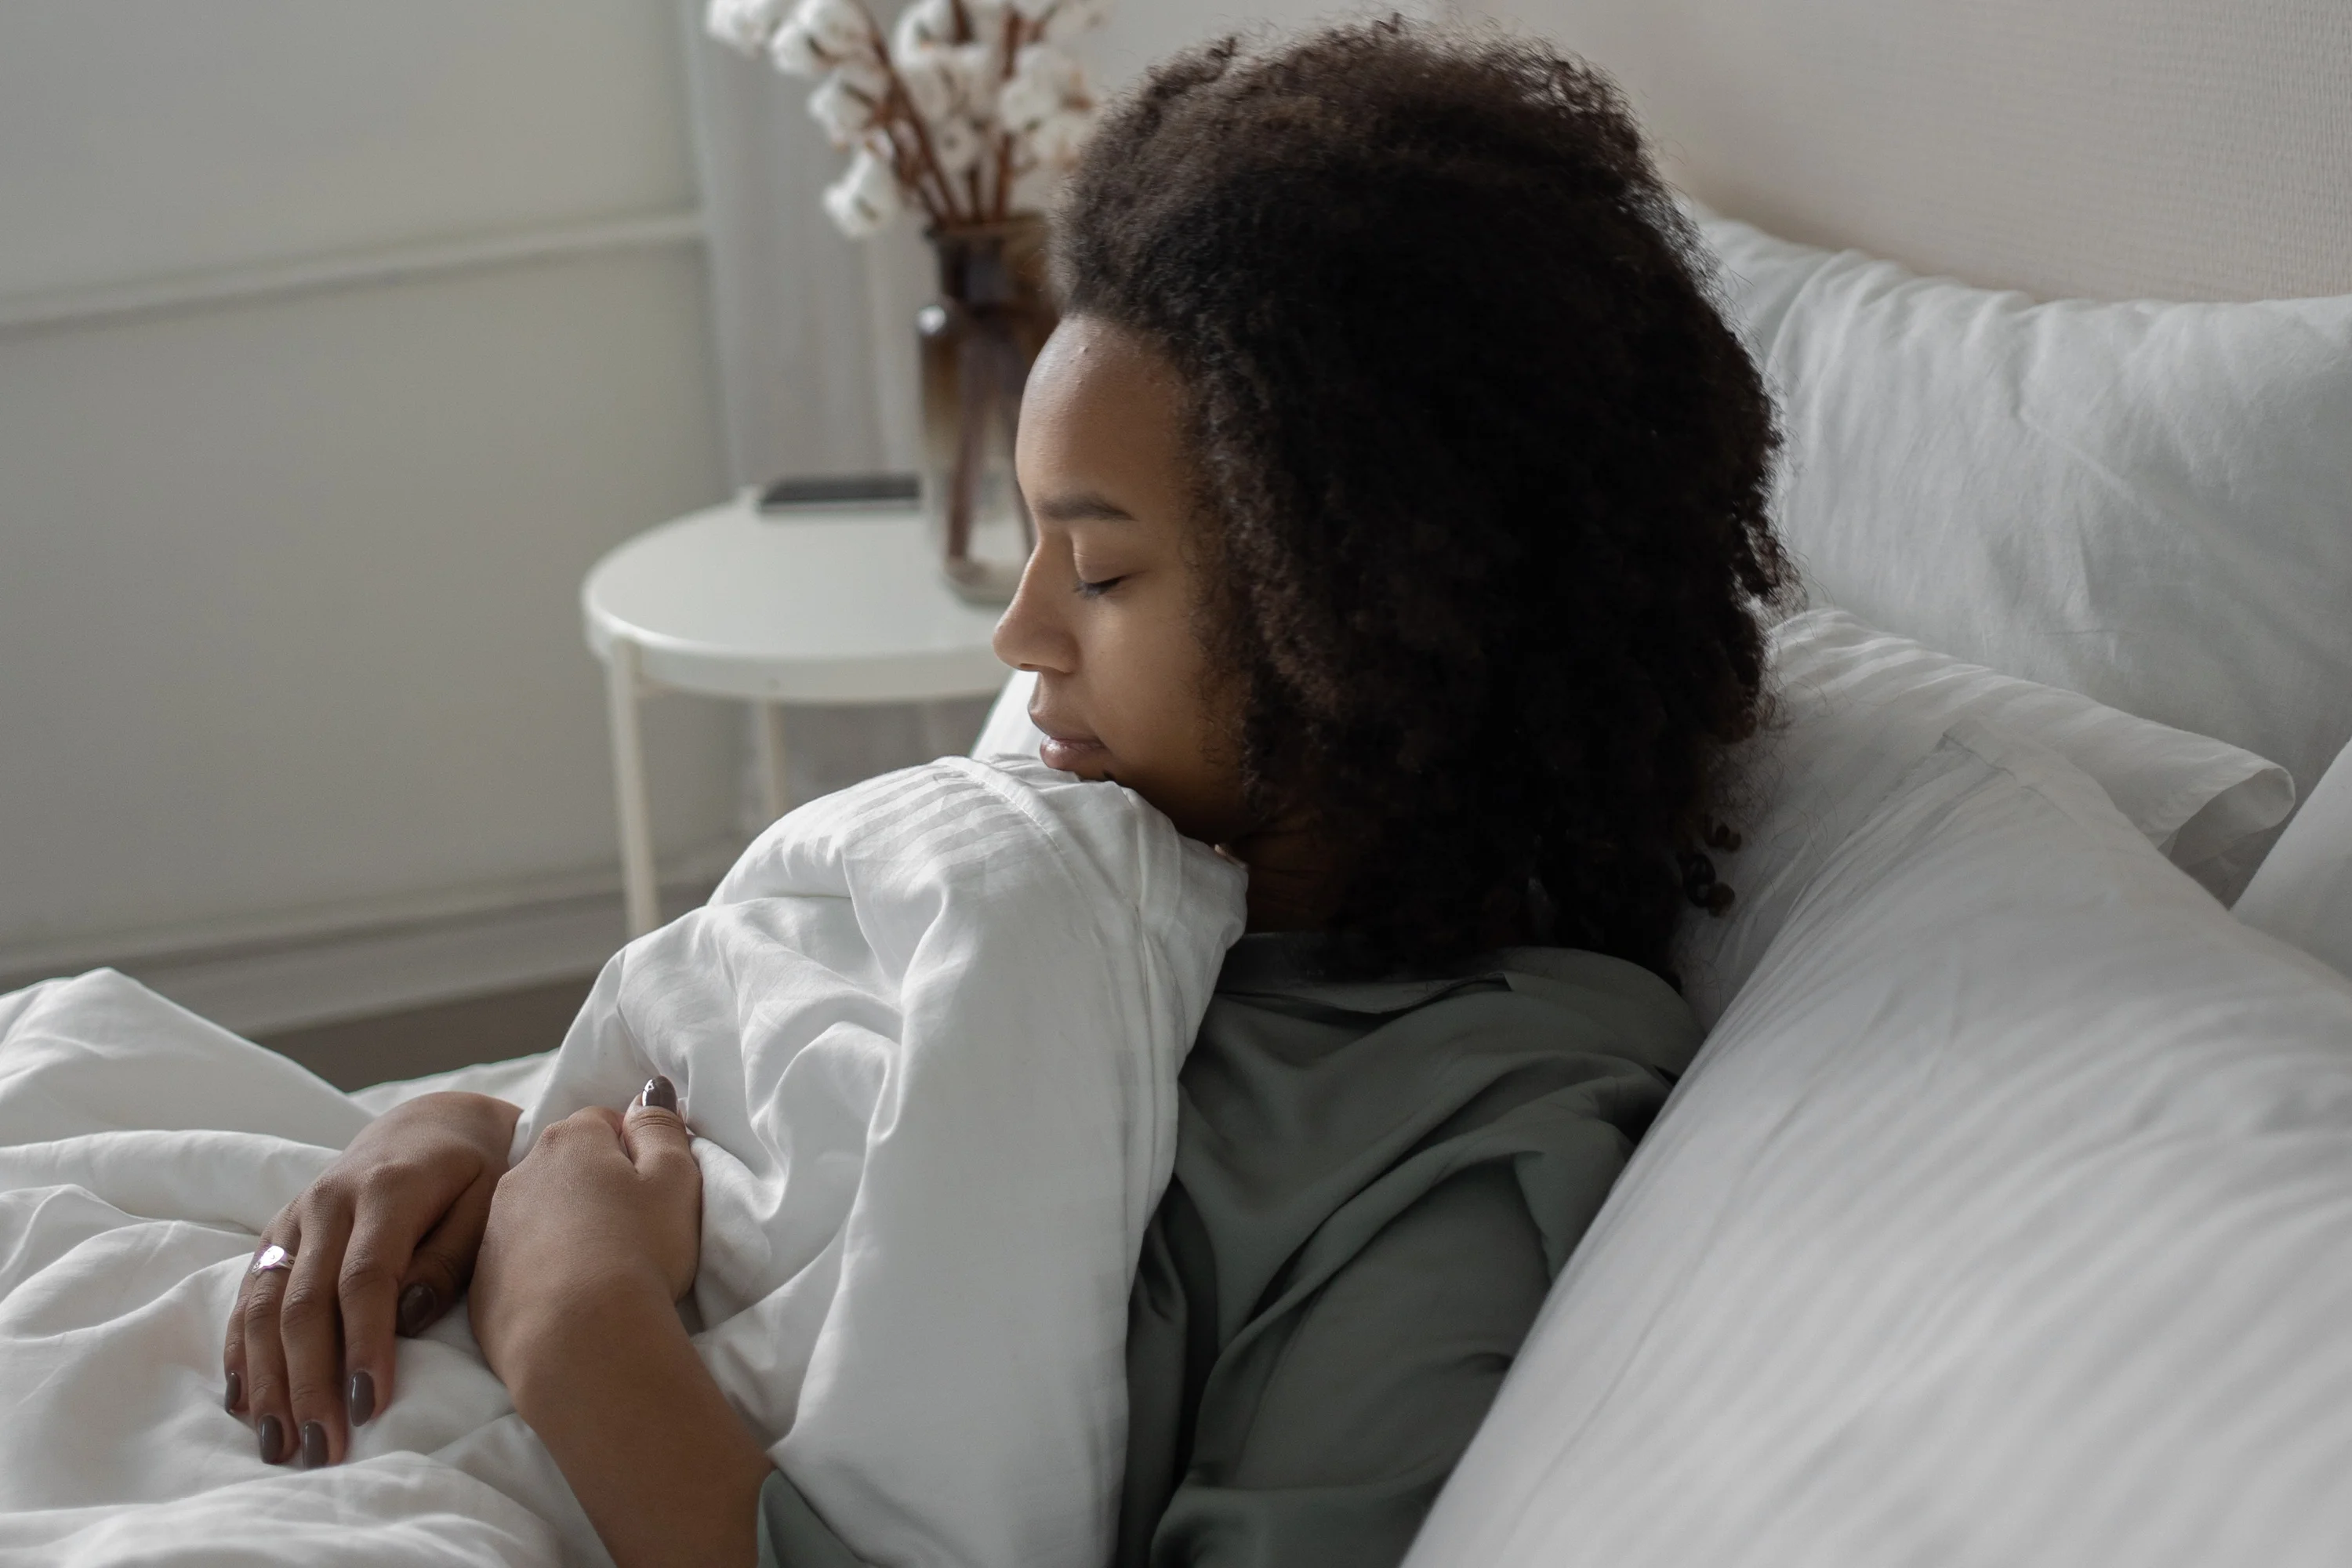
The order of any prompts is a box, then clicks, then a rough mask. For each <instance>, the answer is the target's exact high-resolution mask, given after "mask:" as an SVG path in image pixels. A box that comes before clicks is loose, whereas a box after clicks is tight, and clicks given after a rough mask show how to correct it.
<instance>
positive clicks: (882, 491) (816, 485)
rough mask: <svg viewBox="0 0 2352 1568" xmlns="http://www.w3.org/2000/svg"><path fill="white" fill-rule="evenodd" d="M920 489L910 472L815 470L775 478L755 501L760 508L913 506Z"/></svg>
mask: <svg viewBox="0 0 2352 1568" xmlns="http://www.w3.org/2000/svg"><path fill="white" fill-rule="evenodd" d="M920 493H921V491H920V489H919V487H918V486H917V484H916V482H915V476H914V475H912V474H818V475H814V476H807V477H798V478H793V479H778V480H777V481H776V482H775V483H773V484H772V485H770V486H769V487H768V488H767V489H763V490H761V492H760V499H759V501H758V502H757V505H758V507H759V509H760V510H761V511H799V510H803V509H806V508H813V507H842V506H850V507H868V506H871V507H883V506H912V505H914V504H915V500H916V498H917V496H919V494H920Z"/></svg>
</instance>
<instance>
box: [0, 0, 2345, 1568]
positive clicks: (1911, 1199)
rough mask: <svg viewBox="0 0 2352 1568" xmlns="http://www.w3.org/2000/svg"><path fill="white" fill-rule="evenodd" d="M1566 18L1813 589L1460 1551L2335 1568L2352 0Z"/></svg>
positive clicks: (1750, 1)
mask: <svg viewBox="0 0 2352 1568" xmlns="http://www.w3.org/2000/svg"><path fill="white" fill-rule="evenodd" d="M1523 19H1524V20H1526V21H1528V22H1529V23H1531V24H1533V25H1536V26H1541V27H1542V28H1544V29H1545V30H1546V31H1548V32H1550V33H1552V34H1553V35H1555V36H1557V37H1561V38H1562V39H1564V40H1565V41H1567V42H1568V43H1570V45H1571V46H1574V47H1582V48H1584V49H1586V50H1588V51H1589V52H1590V53H1591V55H1592V56H1593V58H1595V59H1596V60H1598V61H1599V62H1600V63H1601V64H1602V65H1603V66H1605V67H1608V68H1612V69H1613V70H1615V71H1617V72H1619V73H1620V74H1621V75H1622V77H1623V78H1624V79H1625V80H1626V82H1627V84H1628V86H1629V88H1630V89H1631V90H1632V92H1633V96H1634V99H1635V101H1636V103H1637V106H1638V107H1640V108H1641V109H1642V110H1643V112H1644V114H1645V116H1646V117H1647V119H1648V121H1649V122H1650V124H1651V127H1652V129H1653V132H1654V134H1656V135H1657V136H1658V137H1659V138H1660V140H1661V142H1662V145H1663V146H1664V150H1665V153H1666V155H1667V161H1668V163H1669V166H1670V169H1671V170H1672V172H1673V173H1674V174H1675V176H1676V178H1677V179H1678V181H1679V183H1680V184H1681V185H1682V187H1683V189H1684V190H1685V192H1686V193H1687V194H1688V195H1689V196H1690V198H1691V202H1692V205H1691V209H1690V211H1691V218H1692V221H1693V223H1694V225H1695V227H1696V232H1697V233H1698V235H1699V236H1700V237H1702V239H1703V240H1704V241H1705V243H1706V245H1708V246H1709V247H1711V248H1712V249H1713V251H1714V252H1715V254H1716V256H1717V259H1718V263H1719V268H1720V274H1721V279H1720V287H1721V289H1722V299H1723V302H1724V304H1725V308H1726V310H1727V314H1728V315H1729V316H1730V317H1731V318H1732V319H1733V320H1734V321H1735V322H1736V323H1737V324H1738V327H1739V329H1740V330H1741V331H1744V332H1745V333H1747V334H1748V338H1749V341H1750V342H1751V344H1752V345H1753V346H1754V348H1755V351H1756V353H1757V354H1758V356H1759V361H1760V362H1761V363H1763V364H1764V365H1765V367H1766V370H1767V374H1768V375H1769V377H1770V378H1771V380H1772V381H1773V383H1774V385H1775V389H1776V392H1777V394H1778V395H1779V396H1780V401H1781V406H1782V409H1783V422H1784V426H1785V428H1786V432H1787V435H1788V438H1789V460H1788V465H1787V468H1786V471H1785V474H1784V479H1783V481H1782V486H1781V490H1780V497H1779V506H1780V519H1781V523H1782V527H1783V529H1784V531H1785V533H1786V535H1787V537H1788V539H1789V541H1790V545H1791V547H1792V549H1793V550H1794V552H1795V553H1796V555H1797V557H1798V560H1799V563H1800V565H1801V570H1802V571H1803V574H1804V576H1805V579H1806V583H1807V585H1808V591H1809V594H1810V595H1811V602H1810V603H1809V604H1808V605H1805V606H1803V607H1802V608H1801V612H1800V613H1798V614H1795V615H1793V616H1790V619H1788V620H1787V621H1786V622H1784V623H1783V624H1782V625H1781V626H1779V627H1778V628H1777V629H1776V631H1775V633H1774V645H1773V651H1774V661H1775V663H1774V668H1775V675H1776V683H1777V690H1778V700H1779V703H1780V712H1779V714H1778V717H1777V720H1776V722H1775V724H1774V725H1773V726H1772V728H1771V729H1770V730H1769V731H1768V732H1767V733H1766V734H1765V735H1763V736H1761V737H1759V739H1758V741H1757V742H1755V744H1754V746H1753V747H1752V749H1751V751H1750V752H1749V753H1748V755H1747V756H1745V757H1744V758H1743V759H1742V766H1743V768H1745V769H1746V770H1747V773H1746V777H1747V779H1748V784H1749V786H1750V788H1749V791H1748V806H1749V809H1748V814H1747V816H1746V818H1745V822H1744V826H1745V828H1746V836H1745V840H1744V842H1743V844H1742V846H1741V847H1740V848H1738V850H1737V851H1736V852H1733V853H1731V854H1728V855H1727V856H1726V857H1725V858H1724V863H1723V865H1722V866H1721V868H1720V869H1721V872H1722V874H1723V876H1724V878H1725V879H1726V880H1727V881H1728V882H1730V883H1731V884H1732V886H1733V887H1734V888H1735V889H1737V890H1738V895H1739V898H1738V903H1737V904H1736V905H1735V907H1734V910H1733V913H1732V914H1731V915H1730V916H1729V917H1728V918H1727V919H1724V920H1720V921H1710V920H1706V919H1704V918H1702V917H1694V920H1693V924H1692V926H1691V927H1690V929H1689V931H1687V932H1686V933H1685V941H1684V943H1683V951H1682V954H1681V963H1682V969H1683V978H1684V981H1685V989H1686V992H1687V994H1689V995H1690V996H1691V998H1692V1000H1693V1002H1694V1005H1695V1006H1696V1008H1697V1010H1698V1011H1699V1012H1700V1014H1701V1016H1702V1018H1703V1020H1704V1021H1705V1022H1706V1024H1707V1025H1708V1026H1710V1031H1711V1032H1710V1036H1709V1040H1708V1044H1707V1046H1706V1049H1705V1051H1704V1052H1703V1053H1702V1055H1701V1057H1700V1058H1699V1060H1698V1061H1697V1063H1696V1065H1695V1066H1694V1068H1693V1069H1692V1070H1691V1072H1690V1073H1689V1074H1687V1075H1686V1076H1685V1079H1683V1081H1682V1082H1681V1084H1680V1085H1679V1086H1678V1088H1677V1090H1676V1092H1675V1097H1674V1099H1673V1100H1672V1102H1671V1103H1670V1104H1669V1106H1668V1108H1667V1110H1665V1112H1664V1114H1663V1115H1662V1117H1661V1118H1660V1120H1659V1121H1658V1123H1657V1125H1656V1126H1655V1127H1654V1129H1653V1131H1651V1133H1650V1135H1649V1136H1648V1138H1647V1139H1646V1140H1645V1141H1644V1142H1643V1145H1642V1146H1641V1149H1640V1151H1639V1152H1638V1153H1637V1155H1636V1158H1635V1161H1634V1163H1633V1166H1632V1167H1631V1168H1630V1169H1629V1171H1628V1173H1627V1174H1626V1176H1625V1178H1624V1180H1623V1181H1622V1183H1621V1184H1619V1186H1618V1188H1617V1189H1616V1191H1615V1193H1614V1194H1612V1198H1611V1200H1610V1202H1609V1205H1608V1206H1607V1208H1606V1209H1605V1210H1604V1211H1603V1213H1602V1215H1601V1217H1600V1219H1599V1221H1598V1222H1597V1223H1596V1225H1595V1226H1594V1227H1593V1230H1592V1232H1591V1235H1590V1236H1589V1237H1588V1238H1587V1241H1586V1243H1585V1244H1584V1246H1583V1247H1581V1248H1580V1250H1579V1251H1578V1253H1577V1255H1576V1256H1575V1258H1573V1259H1572V1260H1571V1262H1570V1266H1569V1268H1568V1269H1567V1271H1566V1272H1565V1273H1564V1274H1563V1275H1562V1276H1561V1278H1560V1279H1559V1283H1558V1285H1557V1287H1556V1288H1555V1289H1554V1290H1553V1292H1552V1294H1551V1297H1550V1299H1549V1301H1548V1303H1547V1305H1546V1307H1545V1310H1544V1313H1543V1316H1542V1319H1541V1321H1539V1323H1538V1328H1537V1330H1536V1331H1535V1333H1534V1334H1533V1335H1532V1336H1531V1338H1530V1340H1529V1342H1528V1346H1527V1348H1526V1350H1525V1351H1524V1352H1523V1353H1522V1355H1521V1357H1520V1358H1519V1361H1518V1363H1517V1366H1516V1367H1515V1369H1514V1371H1513V1373H1512V1374H1511V1376H1510V1377H1509V1379H1508V1380H1507V1384H1506V1385H1505V1388H1504V1391H1503V1394H1502V1395H1501V1397H1500V1399H1499V1400H1498V1402H1497V1404H1496V1407H1495V1409H1494V1411H1493V1412H1492V1414H1491V1415H1490V1417H1489V1418H1488V1420H1487V1422H1486V1426H1485V1427H1484V1428H1483V1429H1482V1431H1481V1433H1480V1435H1479V1436H1478V1438H1477V1439H1476V1441H1475V1443H1474V1445H1473V1447H1472V1448H1471V1450H1470V1452H1469V1454H1468V1455H1467V1457H1466V1458H1465V1461H1464V1463H1463V1465H1462V1466H1461V1468H1460V1469H1459V1470H1458V1471H1457V1472H1456V1474H1455V1476H1454V1479H1453V1481H1452V1482H1451V1483H1450V1485H1449V1486H1448V1488H1447V1489H1446V1491H1445V1492H1444V1495H1443V1496H1442V1497H1441V1499H1440V1500H1439V1503H1438V1505H1437V1508H1436V1510H1435V1511H1434V1513H1433V1515H1432V1517H1431V1520H1430V1521H1429V1524H1428V1526H1427V1528H1426V1530H1425V1531H1423V1536H1422V1538H1421V1540H1420V1542H1419V1543H1418V1544H1417V1545H1416V1547H1415V1549H1414V1552H1413V1555H1412V1559H1411V1561H1412V1564H1414V1565H1415V1568H1446V1565H1452V1564H1468V1563H1477V1564H1481V1565H1500V1568H1522V1565H1524V1568H1535V1565H1538V1564H1551V1563H1561V1562H1585V1561H1591V1562H1608V1563H1631V1564H1649V1563H1656V1564H1699V1563H1704V1564H1708V1565H1710V1568H1714V1565H1718V1564H1749V1563H1752V1564H1763V1565H1776V1564H1781V1563H1803V1564H1807V1565H1812V1564H1830V1565H1843V1564H1852V1565H1853V1568H1865V1565H1867V1568H1884V1565H1886V1564H1893V1563H1922V1564H1925V1563H1935V1564H1945V1563H1950V1564H1977V1563H1982V1564H1986V1565H1988V1568H1990V1565H1993V1564H2001V1565H2004V1568H2005V1565H2009V1564H2017V1563H2051V1564H2069V1565H2073V1564H2084V1563H2130V1564H2133V1565H2135V1568H2140V1565H2146V1564H2171V1563H2179V1564H2184V1565H2185V1564H2189V1563H2214V1562H2238V1561H2245V1562H2260V1563H2265V1564H2301V1563H2310V1564H2322V1563H2341V1562H2343V1561H2344V1560H2345V1558H2346V1556H2347V1551H2352V1488H2347V1487H2346V1486H2345V1485H2344V1484H2343V1482H2342V1478H2343V1477H2344V1476H2345V1475H2346V1474H2347V1471H2352V1332H2347V1330H2346V1329H2345V1325H2346V1324H2347V1323H2352V978H2347V973H2352V757H2347V755H2346V748H2347V742H2352V12H2346V11H2345V10H2343V9H2342V8H2341V7H2340V6H2339V5H2336V4H2334V3H2333V0H2294V3H2273V0H2262V3H2258V4H2249V5H2230V6H2226V7H2225V6H2222V5H2218V4H2213V3H2211V0H2208V3H2206V4H2203V5H2189V4H2183V3H2172V0H2167V3H2163V4H2147V3H2143V4H2137V5H2130V6H2125V5H2118V4H2114V3H2112V0H2063V3H2062V4H2058V5H2048V4H2043V5H2027V4H2025V3H2024V0H2000V3H1998V4H1989V5H1972V6H1966V7H1929V6H1926V5H1909V6H1904V7H1888V6H1885V5H1863V4H1861V3H1860V0H1579V3H1577V4H1573V5H1555V6H1552V7H1549V8H1548V9H1545V10H1542V11H1540V12H1532V13H1530V14H1528V15H1527V16H1525V17H1524V18H1523ZM2158 300H2161V301H2168V302H2165V303H2156V302H2151V301H2158ZM1019 696H1020V694H1019V691H1018V689H1017V687H1016V688H1009V689H1008V693H1007V698H1006V700H1005V701H1004V702H1003V703H1001V704H1000V706H999V710H998V711H997V712H996V713H995V714H994V715H992V720H991V724H990V729H989V731H988V733H987V734H986V735H984V736H983V738H982V744H981V746H980V747H979V748H978V750H979V751H980V752H982V754H983V755H985V754H987V753H989V752H992V751H994V750H1004V751H1014V752H1017V751H1019V750H1021V749H1022V748H1023V747H1024V744H1028V743H1030V742H1031V740H1032V738H1031V737H1030V736H1029V735H1027V734H1026V733H1025V731H1024V729H1023V725H1022V721H1021V716H1020V701H1019ZM545 1070H546V1068H545V1064H544V1063H530V1062H526V1063H517V1064H501V1065H500V1066H498V1067H496V1068H488V1069H473V1070H470V1071H469V1072H468V1073H467V1074H466V1075H462V1077H461V1078H460V1079H458V1081H465V1082H469V1083H473V1084H476V1085H478V1086H479V1087H485V1088H489V1089H494V1090H496V1091H499V1092H505V1093H508V1094H509V1095H512V1096H517V1097H528V1096H529V1095H530V1094H531V1093H533V1092H535V1089H534V1086H535V1084H536V1083H538V1082H539V1081H540V1080H541V1077H542V1076H543V1074H544V1072H545ZM442 1081H449V1080H446V1079H445V1080H442ZM418 1087H420V1086H417V1085H407V1086H385V1087H383V1088H382V1089H377V1090H371V1091H364V1092H363V1093H362V1096H360V1097H358V1101H357V1104H356V1105H350V1104H344V1105H341V1106H329V1105H326V1104H325V1103H324V1102H323V1101H322V1102H321V1103H320V1108H319V1110H317V1115H318V1116H319V1117H320V1119H321V1121H320V1125H321V1126H322V1127H326V1128H327V1131H323V1132H321V1133H320V1142H328V1141H331V1138H332V1137H333V1135H334V1134H333V1127H332V1126H329V1125H328V1124H329V1123H332V1124H333V1126H343V1125H345V1124H346V1123H348V1122H349V1121H350V1119H351V1118H352V1116H354V1115H363V1114H364V1113H366V1112H367V1111H370V1110H380V1109H381V1108H382V1107H383V1105H385V1104H388V1103H391V1102H392V1101H393V1100H396V1099H397V1098H399V1097H400V1096H402V1095H403V1094H405V1093H409V1092H414V1091H415V1089H416V1088H418ZM7 1114H8V1108H7V1103H6V1101H5V1096H0V1149H5V1148H17V1147H21V1146H23V1145H25V1144H26V1143H28V1142H30V1139H31V1138H32V1136H33V1134H32V1133H31V1132H30V1131H28V1130H27V1129H28V1127H29V1125H30V1124H29V1123H26V1124H23V1125H19V1124H16V1123H11V1122H9V1121H8V1120H7ZM337 1118H341V1119H342V1120H341V1121H337V1120H336V1119H337ZM345 1135H347V1133H346V1134H345ZM0 1318H5V1314H0ZM0 1326H5V1325H4V1324H0ZM394 1479H395V1480H396V1479H398V1478H397V1477H394ZM0 1491H5V1483H0ZM476 1522H478V1523H481V1524H483V1525H484V1527H485V1529H486V1530H488V1531H489V1534H488V1535H487V1536H485V1537H484V1542H483V1543H482V1544H481V1545H480V1547H479V1552H478V1555H479V1556H480V1557H481V1558H482V1560H485V1561H498V1560H500V1552H501V1550H502V1549H501V1547H500V1545H499V1540H497V1539H493V1538H492V1537H495V1535H496V1531H495V1530H494V1529H490V1527H491V1526H496V1527H498V1528H508V1527H509V1525H510V1526H511V1528H512V1529H513V1530H515V1531H522V1532H523V1533H525V1534H527V1533H528V1531H529V1528H530V1521H528V1520H524V1521H500V1520H488V1519H486V1520H484V1521H476ZM9 1528H11V1526H10V1525H9V1524H8V1523H7V1521H0V1554H5V1547H6V1544H7V1541H8V1539H9V1537H8V1536H7V1533H6V1531H7V1530H8V1529H9ZM93 1528H96V1527H93ZM68 1533H70V1532H68ZM25 1539H27V1540H32V1539H36V1537H34V1536H26V1537H25ZM38 1539H41V1540H46V1541H56V1540H61V1539H65V1537H61V1536H58V1535H57V1534H56V1533H55V1532H52V1533H51V1534H50V1535H48V1536H44V1537H38ZM75 1539H77V1540H83V1539H84V1538H82V1537H75ZM303 1539H304V1540H306V1541H331V1539H332V1537H331V1532H329V1533H322V1534H320V1535H318V1536H315V1537H304V1538H303ZM107 1541H108V1538H107V1537H105V1536H104V1534H103V1531H99V1532H98V1533H95V1534H91V1535H89V1536H88V1537H87V1539H86V1540H85V1541H84V1544H85V1545H88V1546H89V1552H88V1553H87V1554H88V1555H89V1556H90V1557H91V1559H92V1560H96V1561H103V1560H112V1559H111V1557H110V1549H109V1548H108V1546H107ZM151 1544H152V1543H151ZM121 1547H122V1539H121V1538H116V1539H115V1540H114V1547H113V1549H112V1550H113V1552H114V1554H115V1555H121ZM320 1550H325V1548H323V1547H321V1548H320ZM289 1560H290V1559H289ZM911 1560H912V1559H910V1561H911Z"/></svg>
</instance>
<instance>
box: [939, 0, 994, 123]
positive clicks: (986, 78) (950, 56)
mask: <svg viewBox="0 0 2352 1568" xmlns="http://www.w3.org/2000/svg"><path fill="white" fill-rule="evenodd" d="M968 3H969V0H967V4H968ZM940 53H941V54H942V55H943V56H945V57H946V59H947V62H948V70H949V72H950V76H951V77H952V78H953V79H954V81H955V89H956V101H957V102H958V103H961V104H964V105H966V106H968V107H970V108H972V109H975V110H982V112H988V113H992V112H994V110H995V104H996V89H997V83H998V82H999V81H1000V80H1002V79H1003V75H1004V64H1003V55H1002V54H1001V53H1000V52H999V51H998V49H997V47H996V46H995V45H993V44H989V43H979V42H974V43H970V44H954V45H950V47H947V48H945V49H942V50H940Z"/></svg>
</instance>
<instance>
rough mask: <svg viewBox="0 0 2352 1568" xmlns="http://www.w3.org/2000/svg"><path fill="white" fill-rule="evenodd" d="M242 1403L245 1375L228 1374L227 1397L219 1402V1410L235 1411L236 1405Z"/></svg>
mask: <svg viewBox="0 0 2352 1568" xmlns="http://www.w3.org/2000/svg"><path fill="white" fill-rule="evenodd" d="M244 1403H245V1374H244V1373H241V1372H233V1373H229V1374H228V1397H227V1398H226V1399H224V1400H222V1401H221V1408H222V1409H224V1410H235V1409H236V1407H237V1406H238V1405H242V1404H244Z"/></svg>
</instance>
